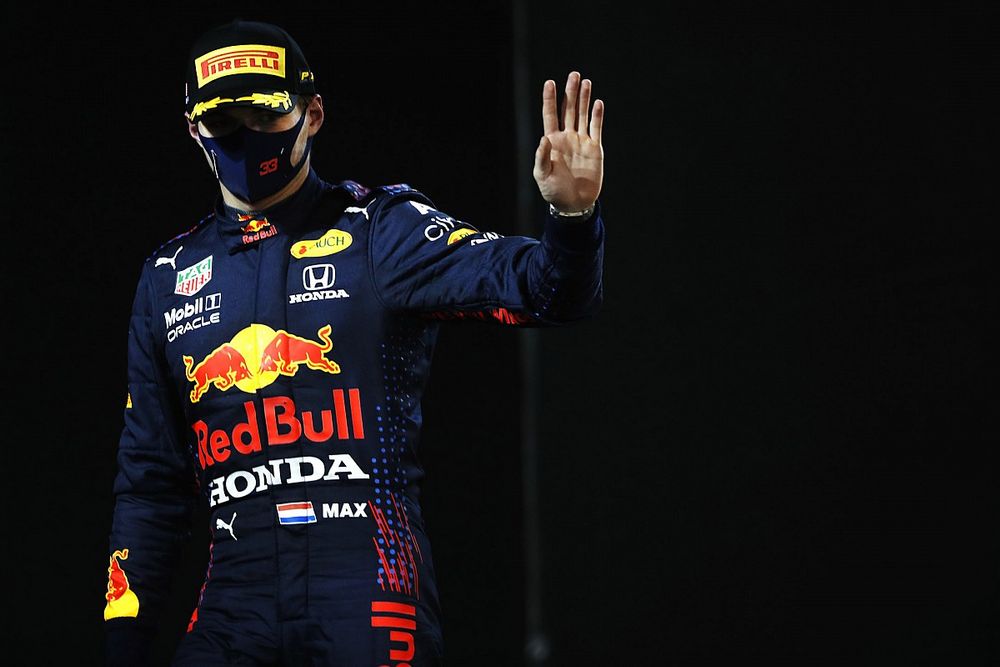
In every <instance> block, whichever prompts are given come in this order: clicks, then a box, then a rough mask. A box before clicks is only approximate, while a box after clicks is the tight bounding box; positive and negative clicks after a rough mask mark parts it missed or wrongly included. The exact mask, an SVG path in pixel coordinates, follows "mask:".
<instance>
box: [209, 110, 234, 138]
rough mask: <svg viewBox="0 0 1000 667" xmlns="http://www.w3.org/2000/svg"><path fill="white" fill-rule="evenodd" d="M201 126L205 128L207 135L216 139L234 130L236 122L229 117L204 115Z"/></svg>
mask: <svg viewBox="0 0 1000 667" xmlns="http://www.w3.org/2000/svg"><path fill="white" fill-rule="evenodd" d="M201 124H202V125H203V126H204V127H205V129H206V130H207V131H208V133H209V134H211V135H212V136H215V137H218V136H221V135H223V134H228V133H230V132H232V131H233V130H235V129H236V126H237V124H238V122H237V120H236V119H234V118H230V117H229V116H225V115H222V114H216V115H211V116H209V115H206V116H205V117H204V118H202V120H201Z"/></svg>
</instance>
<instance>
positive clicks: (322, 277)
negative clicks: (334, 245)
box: [302, 264, 337, 290]
mask: <svg viewBox="0 0 1000 667" xmlns="http://www.w3.org/2000/svg"><path fill="white" fill-rule="evenodd" d="M336 277H337V270H336V269H335V268H334V267H333V264H313V265H312V266H307V267H306V268H304V269H302V286H303V287H305V288H306V289H307V290H318V289H329V288H331V287H333V281H334V280H335V279H336Z"/></svg>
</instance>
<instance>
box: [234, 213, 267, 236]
mask: <svg viewBox="0 0 1000 667" xmlns="http://www.w3.org/2000/svg"><path fill="white" fill-rule="evenodd" d="M236 219H237V220H239V221H240V222H245V223H247V224H245V225H243V227H241V229H242V230H243V231H244V232H246V233H247V234H253V233H254V232H259V231H260V230H262V229H264V228H265V227H270V226H271V223H270V222H268V220H267V216H264V217H263V218H257V217H255V216H253V215H252V214H247V215H244V214H240V215H238V216H236Z"/></svg>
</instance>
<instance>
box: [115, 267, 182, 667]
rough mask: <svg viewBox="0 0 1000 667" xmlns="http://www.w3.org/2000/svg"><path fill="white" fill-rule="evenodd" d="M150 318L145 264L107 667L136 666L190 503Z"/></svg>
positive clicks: (131, 340)
mask: <svg viewBox="0 0 1000 667" xmlns="http://www.w3.org/2000/svg"><path fill="white" fill-rule="evenodd" d="M154 314H155V313H154V304H153V293H152V288H151V279H150V262H147V263H146V265H145V266H144V268H143V272H142V276H141V277H140V279H139V284H138V288H137V290H136V294H135V300H134V302H133V306H132V314H131V317H130V321H129V332H128V404H127V406H126V408H125V415H124V421H125V424H124V429H123V430H122V434H121V439H120V441H119V445H118V454H117V461H118V471H117V475H116V478H115V482H114V496H115V505H114V514H113V517H112V526H111V534H110V556H109V566H108V591H107V595H106V599H107V604H106V607H105V610H104V618H105V620H106V621H107V622H106V624H105V625H106V629H107V634H106V639H107V656H108V664H142V660H143V656H144V655H145V653H146V651H147V650H148V648H149V644H150V642H151V640H152V638H153V636H154V634H155V632H156V627H157V622H158V617H159V613H160V608H161V607H162V604H163V601H164V599H165V598H166V597H167V595H168V594H169V590H170V583H171V579H172V575H173V569H174V567H175V565H176V563H177V562H178V558H179V555H180V549H181V547H182V546H183V544H184V541H185V540H186V539H187V538H188V536H189V531H190V522H191V514H192V511H193V509H194V503H195V499H196V496H197V489H196V481H195V477H194V471H193V466H192V462H191V460H190V457H189V455H188V454H187V451H186V446H185V444H184V442H183V439H182V437H181V435H180V434H181V430H180V426H179V424H180V423H181V416H180V413H179V408H178V407H177V406H176V402H173V403H172V399H171V397H170V395H169V386H170V385H169V383H168V381H167V379H166V374H165V370H164V366H163V363H162V362H161V361H160V359H161V355H159V354H158V353H157V348H158V345H157V341H156V339H155V337H154V333H153V331H152V323H153V321H154V320H153V317H154Z"/></svg>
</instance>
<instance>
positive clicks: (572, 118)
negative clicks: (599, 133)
mask: <svg viewBox="0 0 1000 667" xmlns="http://www.w3.org/2000/svg"><path fill="white" fill-rule="evenodd" d="M579 92H580V73H579V72H570V73H569V76H568V77H566V99H565V101H564V102H563V129H564V130H576V116H577V111H576V108H577V96H578V95H579Z"/></svg>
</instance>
